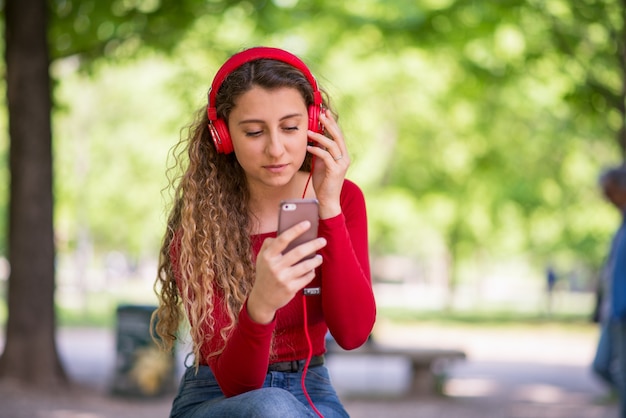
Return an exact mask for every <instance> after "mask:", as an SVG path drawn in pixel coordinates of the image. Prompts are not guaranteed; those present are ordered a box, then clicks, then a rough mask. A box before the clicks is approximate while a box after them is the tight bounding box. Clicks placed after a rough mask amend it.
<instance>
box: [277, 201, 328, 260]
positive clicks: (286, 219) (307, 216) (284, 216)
mask: <svg viewBox="0 0 626 418" xmlns="http://www.w3.org/2000/svg"><path fill="white" fill-rule="evenodd" d="M302 221H309V222H311V228H309V229H308V230H306V231H305V232H304V233H303V234H302V235H300V236H298V237H296V239H294V240H293V241H291V243H289V245H288V246H287V248H285V251H284V252H283V254H284V253H286V252H288V251H290V250H291V249H293V248H295V247H297V246H298V245H300V244H304V243H305V242H308V241H311V240H312V239H315V238H317V227H318V225H319V203H318V201H317V199H289V200H283V201H282V202H280V209H279V211H278V235H280V234H281V233H282V232H283V231H285V230H286V229H289V228H291V227H292V226H294V225H296V224H298V223H300V222H302ZM314 256H315V253H313V254H310V255H308V256H306V257H304V258H303V260H304V259H307V258H311V257H314Z"/></svg>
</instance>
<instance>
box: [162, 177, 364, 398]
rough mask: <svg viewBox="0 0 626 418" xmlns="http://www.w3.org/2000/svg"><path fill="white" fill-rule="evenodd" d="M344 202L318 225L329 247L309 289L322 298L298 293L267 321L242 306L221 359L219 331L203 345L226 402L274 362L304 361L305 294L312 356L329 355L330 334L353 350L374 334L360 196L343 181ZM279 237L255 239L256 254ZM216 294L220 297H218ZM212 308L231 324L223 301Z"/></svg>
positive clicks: (254, 385)
mask: <svg viewBox="0 0 626 418" xmlns="http://www.w3.org/2000/svg"><path fill="white" fill-rule="evenodd" d="M340 203H341V208H342V213H341V214H339V215H338V216H336V217H334V218H330V219H324V220H320V224H319V229H318V235H319V236H322V237H325V238H326V240H327V245H326V247H324V248H322V249H321V250H320V251H319V253H320V254H321V255H322V257H323V262H322V265H321V266H320V267H319V268H318V269H317V271H316V277H315V278H314V279H313V281H312V282H311V283H310V284H309V285H307V286H306V287H308V288H310V287H320V288H321V292H320V294H319V295H310V296H303V294H302V292H299V293H298V294H296V296H295V297H294V298H293V299H292V300H291V301H290V302H289V303H288V304H287V305H285V306H284V307H282V308H281V309H279V310H278V311H277V312H276V316H275V318H274V320H273V321H272V322H270V323H269V324H258V323H256V322H254V321H253V320H252V319H251V318H250V316H249V315H248V311H247V309H245V307H244V308H243V309H242V310H241V311H240V313H239V318H238V321H237V323H236V324H235V327H234V329H233V330H232V332H231V333H230V335H229V337H228V339H227V341H226V345H225V347H224V350H223V351H222V353H221V354H219V355H217V356H211V355H210V354H211V353H213V352H214V351H216V350H217V349H218V348H219V347H221V345H222V344H223V342H222V340H221V337H220V336H219V333H216V335H214V336H213V337H212V338H210V339H207V341H205V343H204V344H203V345H202V347H201V348H200V352H201V355H202V358H201V359H200V364H208V365H209V366H210V367H211V369H212V371H213V374H214V375H215V378H216V379H217V382H218V383H219V385H220V388H221V389H222V392H224V394H225V395H226V396H227V397H228V396H234V395H238V394H240V393H244V392H247V391H250V390H253V389H258V388H260V387H261V386H262V385H263V382H264V380H265V376H266V374H267V367H268V365H269V364H270V363H275V362H281V361H290V360H300V359H305V358H306V357H307V355H308V353H309V346H308V343H307V340H306V336H305V333H304V328H303V327H304V323H303V322H304V316H303V300H302V298H303V297H306V298H307V300H306V306H307V319H308V324H307V327H308V331H309V336H310V339H311V345H312V354H313V355H320V354H323V353H324V352H325V351H326V347H325V336H326V332H327V331H328V330H330V332H331V334H332V336H333V337H334V339H335V340H336V341H337V343H338V344H339V345H340V346H341V347H343V348H344V349H348V350H349V349H354V348H357V347H359V346H361V345H362V344H363V343H364V342H365V340H366V339H367V337H368V336H369V334H370V332H371V331H372V328H373V326H374V321H375V317H376V305H375V301H374V295H373V292H372V284H371V278H370V265H369V253H368V237H367V216H366V209H365V200H364V197H363V193H362V192H361V190H360V189H359V187H358V186H357V185H356V184H354V183H352V182H351V181H349V180H345V181H344V185H343V189H342V192H341V199H340ZM275 236H276V232H271V233H265V234H260V235H255V236H253V237H252V245H253V254H254V256H256V255H257V254H258V252H259V250H260V249H261V245H262V244H263V241H264V240H265V239H266V238H268V237H275ZM173 261H174V265H176V264H177V263H176V261H175V260H173ZM216 295H217V297H218V298H219V294H218V293H216ZM214 306H215V311H214V312H213V317H214V318H215V319H216V329H220V328H221V327H223V326H225V325H226V324H227V315H226V313H225V311H224V310H223V309H221V307H222V306H223V303H222V301H221V300H219V299H218V300H216V301H215V304H214ZM192 325H193V324H192Z"/></svg>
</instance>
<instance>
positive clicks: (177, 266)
mask: <svg viewBox="0 0 626 418" xmlns="http://www.w3.org/2000/svg"><path fill="white" fill-rule="evenodd" d="M253 86H260V87H262V88H266V89H276V88H281V87H292V88H296V89H298V91H300V93H301V94H302V96H303V97H304V100H305V103H306V105H307V106H310V105H312V104H313V88H312V86H311V85H310V83H309V81H308V80H307V79H306V77H305V76H304V75H303V74H302V73H301V72H300V71H299V70H297V69H296V68H294V67H292V66H291V65H288V64H285V63H283V62H280V61H275V60H269V59H260V60H255V61H251V62H248V63H246V64H244V65H242V66H241V67H239V68H237V69H236V70H234V71H233V72H232V73H231V74H229V75H228V77H226V79H225V80H224V82H223V83H222V85H221V87H220V89H219V91H218V93H217V96H216V100H215V102H216V105H217V106H216V108H217V113H218V116H219V117H220V118H221V119H223V120H225V121H228V116H229V115H230V113H231V111H232V110H233V108H234V107H235V101H236V99H237V98H238V97H240V96H241V95H242V94H243V93H245V92H246V91H248V90H250V89H251V88H252V87H253ZM323 96H324V104H325V105H326V106H327V105H328V100H327V96H326V94H325V93H323ZM207 124H208V118H207V115H206V111H205V109H204V108H203V109H201V110H199V111H198V113H197V115H196V118H195V120H194V122H193V123H192V124H191V125H190V126H189V127H188V129H187V130H186V132H187V134H186V135H181V140H180V141H179V142H178V144H176V145H175V146H174V148H173V149H172V150H171V154H172V156H173V165H172V166H171V167H170V168H169V169H168V178H169V182H170V188H171V189H172V190H173V191H174V193H173V206H172V209H171V211H170V214H169V217H168V221H167V229H166V232H165V236H164V238H163V242H162V246H161V251H160V254H159V266H158V273H157V278H156V281H155V285H154V288H155V293H156V294H157V296H158V298H159V306H158V308H157V309H156V311H155V312H154V314H153V316H152V322H153V326H152V329H153V330H154V332H155V333H156V335H154V339H155V341H156V342H157V344H159V345H160V346H161V348H163V349H164V350H167V351H170V350H172V348H173V347H174V344H175V342H176V340H177V331H178V329H179V326H180V325H181V323H182V321H183V319H184V318H185V313H186V314H187V319H188V321H189V324H190V326H191V329H190V334H191V338H192V342H193V353H194V355H195V365H196V367H197V366H198V364H199V362H200V358H201V352H200V348H201V346H202V344H203V342H204V341H206V340H207V338H211V337H214V336H215V335H216V334H217V333H219V334H220V336H221V338H222V341H223V343H225V341H226V339H227V337H228V334H229V333H230V331H231V330H232V329H233V327H234V326H235V324H236V321H237V316H238V315H239V312H240V310H241V309H242V307H243V304H244V303H245V300H246V298H247V297H248V294H249V292H250V289H251V288H252V284H253V281H254V277H255V266H254V262H253V255H252V249H251V240H250V233H251V231H252V229H253V228H252V227H253V225H252V222H254V220H253V218H252V216H251V214H250V211H249V208H248V203H249V191H248V187H247V183H246V177H245V173H244V171H243V169H242V168H241V166H240V165H239V163H238V162H237V159H236V157H235V155H234V153H231V154H219V153H217V151H216V149H215V147H214V146H213V143H212V139H211V136H210V135H211V134H210V131H209V129H208V126H207ZM310 169H311V155H310V154H308V155H307V158H306V159H305V161H304V164H303V166H302V167H301V170H303V171H310ZM176 170H178V174H174V175H172V173H175V172H176ZM174 255H175V259H173V256H174ZM216 292H219V297H216V296H217V295H216ZM220 300H221V301H223V303H224V307H223V308H224V309H225V311H226V313H227V315H228V318H229V323H228V326H226V327H224V328H223V329H216V326H215V320H214V319H213V316H212V313H213V311H214V309H216V307H215V303H216V301H220ZM222 350H223V344H222V346H221V347H219V348H218V349H217V350H216V351H215V352H213V353H210V355H216V354H219V353H220V352H221V351H222Z"/></svg>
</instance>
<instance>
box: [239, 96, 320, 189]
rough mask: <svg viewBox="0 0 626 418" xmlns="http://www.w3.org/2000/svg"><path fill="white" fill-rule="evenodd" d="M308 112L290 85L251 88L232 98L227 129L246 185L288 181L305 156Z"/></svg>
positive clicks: (275, 184)
mask: <svg viewBox="0 0 626 418" xmlns="http://www.w3.org/2000/svg"><path fill="white" fill-rule="evenodd" d="M307 129H308V112H307V106H306V103H305V101H304V98H303V97H302V95H301V94H300V92H299V91H298V90H297V89H295V88H291V87H280V88H277V89H272V90H267V89H264V88H261V87H258V86H255V87H253V88H252V89H251V90H249V91H247V92H246V93H244V94H243V95H241V96H240V97H239V98H238V99H237V100H236V101H235V107H234V108H233V110H232V112H231V113H230V116H229V117H228V130H229V132H230V136H231V138H232V141H233V148H234V150H235V155H236V157H237V160H238V161H239V164H240V165H241V167H243V169H244V171H245V173H246V177H247V179H248V184H249V186H250V187H252V188H254V187H258V186H260V187H280V186H285V185H287V184H289V183H290V181H291V180H292V179H293V178H294V175H295V174H296V173H297V172H298V170H299V169H300V167H301V166H302V163H303V161H304V158H305V156H306V146H307V138H308V135H307Z"/></svg>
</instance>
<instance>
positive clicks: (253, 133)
mask: <svg viewBox="0 0 626 418" xmlns="http://www.w3.org/2000/svg"><path fill="white" fill-rule="evenodd" d="M262 133H263V131H248V132H246V136H259V135H261V134H262Z"/></svg>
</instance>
